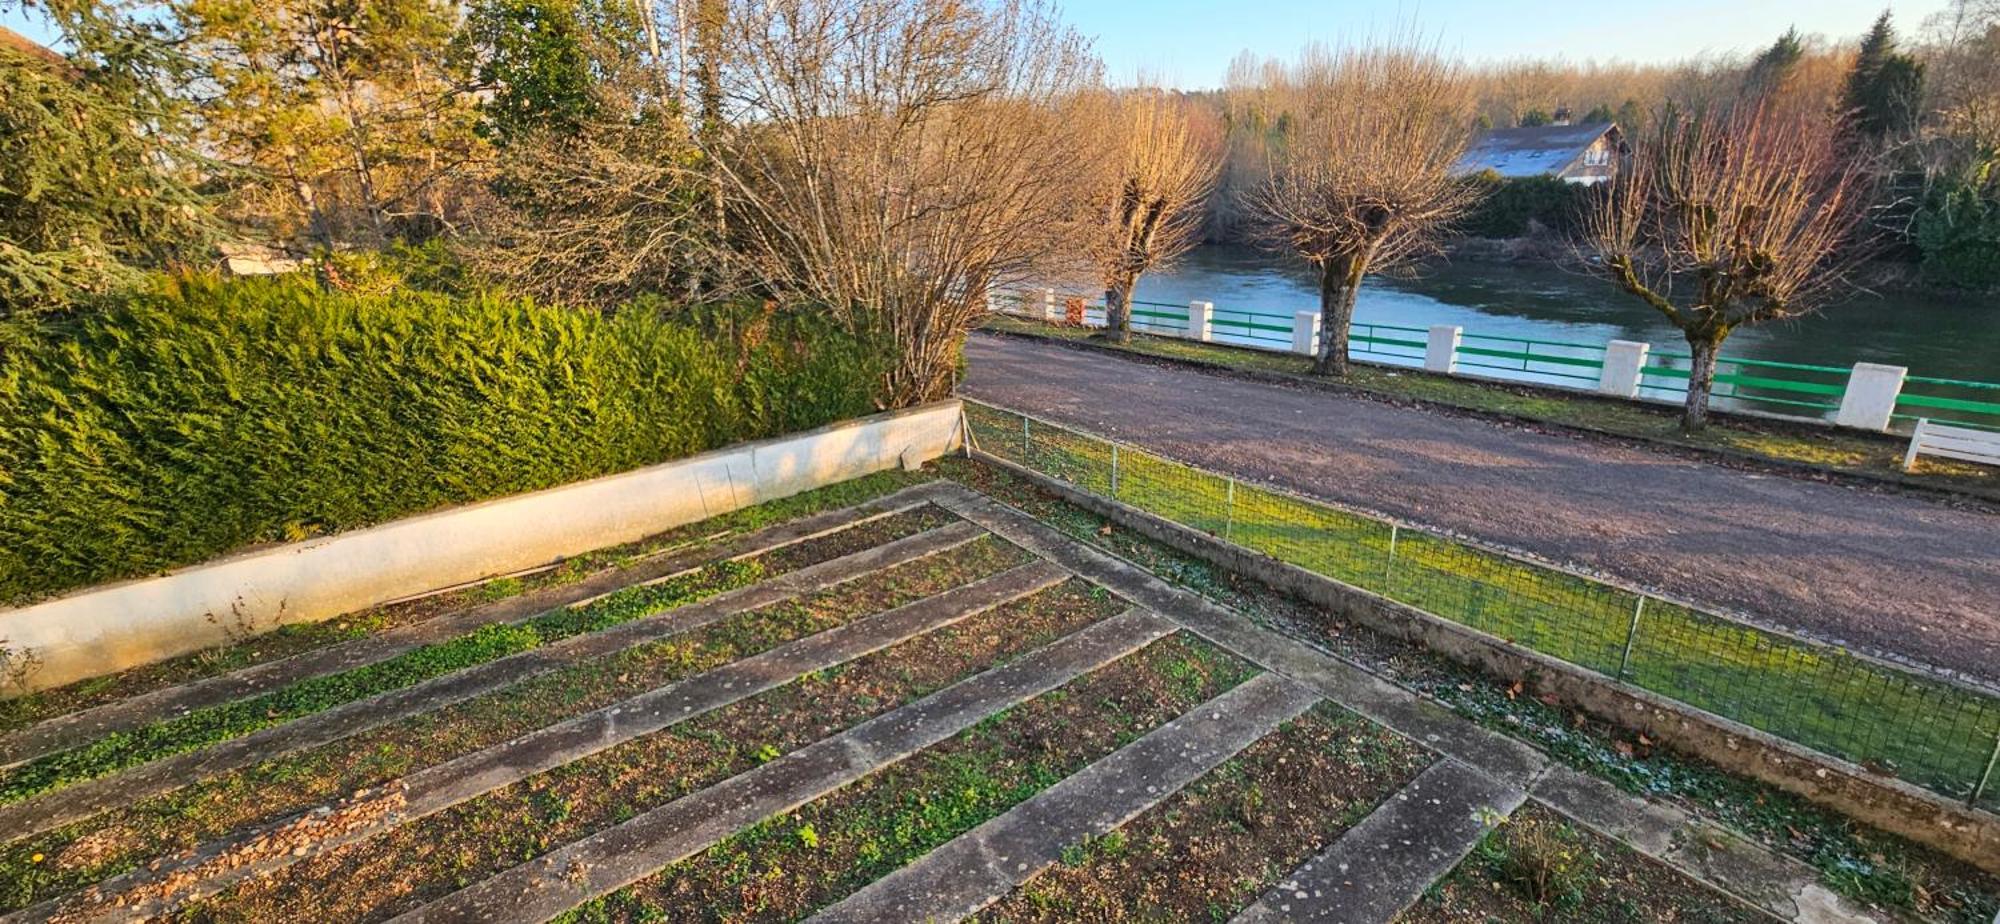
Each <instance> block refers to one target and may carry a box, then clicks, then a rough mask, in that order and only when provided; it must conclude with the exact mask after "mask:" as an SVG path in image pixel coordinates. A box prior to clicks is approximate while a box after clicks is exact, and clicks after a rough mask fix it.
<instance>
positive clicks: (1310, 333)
mask: <svg viewBox="0 0 2000 924" xmlns="http://www.w3.org/2000/svg"><path fill="white" fill-rule="evenodd" d="M1318 345H1319V312H1317V311H1301V312H1299V313H1297V314H1294V315H1292V352H1294V353H1304V354H1305V355H1307V356H1311V355H1313V349H1314V348H1315V347H1317V346H1318Z"/></svg>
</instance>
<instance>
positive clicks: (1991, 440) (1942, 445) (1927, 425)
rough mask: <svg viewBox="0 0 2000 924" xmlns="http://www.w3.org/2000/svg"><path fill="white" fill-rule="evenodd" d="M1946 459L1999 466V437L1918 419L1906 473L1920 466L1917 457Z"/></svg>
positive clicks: (1904, 463)
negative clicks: (1941, 457)
mask: <svg viewBox="0 0 2000 924" xmlns="http://www.w3.org/2000/svg"><path fill="white" fill-rule="evenodd" d="M1919 453H1922V454H1924V455H1929V456H1943V457H1945V458H1947V459H1961V460H1964V461H1966V462H1981V463H1984V464H1986V465H2000V433H1994V432H1992V431H1990V430H1974V429H1971V428H1970V427H1947V426H1945V425H1943V424H1934V423H1931V422H1930V421H1929V420H1926V419H1923V418H1918V420H1917V431H1916V432H1915V433H1912V434H1910V451H1909V452H1906V453H1904V454H1903V471H1906V472H1907V471H1909V470H1910V467H1911V466H1913V465H1916V464H1917V455H1918V454H1919Z"/></svg>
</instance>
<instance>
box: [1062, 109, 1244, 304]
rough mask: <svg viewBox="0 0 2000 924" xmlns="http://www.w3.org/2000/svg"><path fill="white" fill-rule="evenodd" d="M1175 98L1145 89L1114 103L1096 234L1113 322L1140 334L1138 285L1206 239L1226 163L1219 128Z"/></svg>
mask: <svg viewBox="0 0 2000 924" xmlns="http://www.w3.org/2000/svg"><path fill="white" fill-rule="evenodd" d="M1199 115H1200V114H1199V113H1196V112H1194V111H1193V110H1192V109H1191V108H1190V107H1189V105H1188V104H1187V103H1186V102H1184V101H1182V100H1180V99H1177V98H1175V97H1172V96H1169V95H1167V94H1166V93H1163V92H1160V91H1158V90H1150V89H1142V90H1138V91H1134V92H1132V93H1128V94H1124V95H1122V96H1120V97H1118V98H1116V99H1115V100H1113V101H1112V110H1111V112H1110V114H1109V118H1108V119H1107V120H1106V124H1107V127H1108V129H1109V131H1111V132H1112V133H1113V136H1112V137H1111V138H1109V139H1107V140H1108V142H1109V143H1108V145H1107V147H1108V148H1109V149H1111V150H1113V151H1116V152H1117V154H1118V156H1117V159H1116V160H1112V161H1109V162H1108V163H1107V166H1108V167H1109V168H1110V170H1109V171H1108V172H1107V173H1106V176H1105V184H1104V191H1103V198H1102V209H1103V215H1104V217H1103V221H1102V223H1101V225H1100V232H1101V233H1099V234H1096V235H1093V236H1092V238H1091V241H1092V244H1093V250H1094V254H1093V255H1094V256H1095V257H1096V258H1097V264H1098V271H1099V273H1100V275H1102V277H1103V281H1104V311H1105V322H1106V324H1105V326H1106V329H1107V331H1108V332H1109V333H1110V334H1111V336H1113V337H1115V338H1117V339H1118V340H1119V341H1120V342H1124V341H1129V340H1131V339H1132V291H1133V289H1135V288H1136V287H1137V286H1138V284H1139V277H1140V276H1142V275H1144V274H1145V273H1147V272H1148V271H1151V270H1153V269H1158V268H1163V267H1166V266H1170V265H1172V263H1173V261H1174V260H1175V259H1176V258H1178V257H1180V256H1181V255H1182V254H1185V253H1186V252H1187V251H1188V250H1189V249H1190V248H1192V247H1193V246H1194V245H1195V244H1196V243H1198V242H1199V241H1200V239H1201V226H1202V221H1203V217H1204V216H1203V211H1204V207H1205V206H1206V204H1207V200H1208V194H1209V191H1210V190H1211V189H1213V188H1214V187H1215V178H1216V175H1217V173H1218V171H1219V170H1220V168H1221V160H1222V158H1221V143H1220V138H1219V137H1218V135H1217V133H1216V132H1215V131H1213V130H1212V126H1210V125H1207V124H1203V123H1197V122H1196V119H1197V118H1198V116H1199Z"/></svg>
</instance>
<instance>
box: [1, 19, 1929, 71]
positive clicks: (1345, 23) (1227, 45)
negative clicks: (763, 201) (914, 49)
mask: <svg viewBox="0 0 2000 924" xmlns="http://www.w3.org/2000/svg"><path fill="white" fill-rule="evenodd" d="M1056 2H1057V4H1058V9H1059V10H1060V12H1061V15H1062V16H1063V18H1064V19H1065V20H1067V21H1068V22H1069V23H1070V24H1071V25H1072V26H1074V27H1075V28H1076V29H1077V31H1078V32H1080V33H1082V34H1083V35H1085V36H1088V37H1090V38H1092V39H1093V40H1094V41H1095V42H1096V47H1097V51H1098V53H1099V54H1101V55H1102V56H1103V57H1104V63H1105V68H1106V73H1107V74H1108V75H1109V76H1110V78H1111V79H1112V81H1113V82H1115V83H1131V82H1134V81H1135V80H1137V79H1138V78H1140V77H1142V76H1143V77H1145V78H1146V79H1148V80H1150V81H1152V82H1156V83H1162V84H1165V85H1168V86H1175V87H1180V88H1182V89H1189V90H1196V89H1205V88H1210V87H1216V86H1220V85H1221V83H1222V75H1223V72H1224V71H1225V70H1226V69H1227V68H1228V66H1229V59H1231V58H1233V57H1235V56H1236V54H1237V53H1238V52H1240V51H1243V50H1245V49H1248V50H1250V51H1252V52H1255V53H1256V54H1258V55H1260V56H1266V57H1269V56H1277V57H1282V58H1289V57H1292V56H1293V55H1295V54H1296V53H1297V52H1298V51H1299V49H1300V48H1302V47H1304V45H1305V44H1306V43H1307V42H1310V41H1322V42H1327V43H1329V44H1333V43H1339V42H1342V41H1353V40H1365V39H1366V38H1368V37H1369V36H1370V35H1375V36H1383V35H1400V34H1403V33H1406V32H1408V31H1409V30H1410V29H1412V28H1414V29H1416V30H1418V31H1420V32H1422V33H1423V34H1424V35H1426V36H1428V37H1431V38H1434V39H1436V40H1437V41H1438V42H1439V43H1440V45H1441V46H1442V47H1443V49H1444V50H1446V51H1447V52H1453V53H1457V54H1460V55H1463V56H1464V57H1466V58H1467V59H1469V60H1473V61H1495V60H1505V59H1509V58H1522V57H1529V58H1565V59H1568V60H1571V61H1578V62H1581V61H1587V60H1592V59H1595V60H1598V61H1612V60H1622V61H1635V62H1649V61H1671V60H1678V59H1682V58H1689V57H1693V56H1696V55H1700V54H1705V53H1706V54H1723V53H1728V52H1738V51H1749V50H1753V49H1756V48H1759V47H1762V46H1764V45H1766V44H1769V43H1770V41H1771V40H1772V39H1774V38H1776V37H1777V36H1778V34H1779V33H1782V32H1784V31H1785V30H1786V29H1787V28H1790V27H1793V26H1796V27H1797V28H1798V30H1799V31H1800V32H1802V33H1806V34H1808V35H1810V34H1820V35H1824V36H1827V37H1829V38H1835V39H1851V38H1853V37H1856V36H1859V35H1860V34H1861V32H1862V31H1863V30H1865V29H1867V28H1868V25H1869V23H1870V22H1872V21H1874V19H1875V17H1876V15H1877V14H1879V13H1881V11H1882V10H1883V9H1885V8H1887V9H1889V10H1890V11H1891V12H1892V13H1894V15H1895V19H1896V23H1897V28H1898V30H1899V31H1900V32H1901V33H1902V34H1903V35H1904V36H1906V37H1908V36H1911V35H1914V34H1915V33H1916V31H1917V30H1918V29H1919V28H1921V27H1922V25H1923V21H1924V18H1925V17H1927V16H1929V15H1930V14H1932V13H1935V12H1937V11H1938V10H1939V9H1942V8H1943V7H1944V5H1945V2H1946V0H1594V2H1587V0H1570V2H1565V3H1552V2H1539V3H1537V2H1506V0H1427V2H1423V3H1414V2H1379V3H1361V2H1354V0H1056ZM0 25H5V26H7V27H9V28H12V29H14V30H16V31H19V32H22V33H24V34H26V35H27V36H29V37H30V38H34V39H37V40H39V41H43V42H48V41H50V40H51V39H52V36H51V35H50V34H49V32H48V30H47V29H46V28H45V27H44V26H43V25H42V24H41V23H40V22H39V21H37V20H35V19H34V18H33V17H32V16H30V15H28V14H26V13H24V12H23V10H22V7H21V4H20V2H19V0H0Z"/></svg>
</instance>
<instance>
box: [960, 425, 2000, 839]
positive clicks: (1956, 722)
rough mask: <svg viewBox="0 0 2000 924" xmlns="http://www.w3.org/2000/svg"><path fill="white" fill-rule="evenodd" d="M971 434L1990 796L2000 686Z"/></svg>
mask: <svg viewBox="0 0 2000 924" xmlns="http://www.w3.org/2000/svg"><path fill="white" fill-rule="evenodd" d="M965 408H966V419H967V422H968V424H969V425H970V431H971V434H972V437H973V444H974V447H975V448H976V449H977V450H978V451H979V452H981V453H983V454H985V455H987V456H990V457H993V458H997V459H1001V460H1004V461H1007V462H1011V463H1014V464H1016V465H1020V466H1022V467H1024V468H1027V469H1030V470H1032V471H1036V472H1040V473H1041V474H1043V475H1047V476H1049V477H1051V478H1055V479H1058V480H1060V481H1062V482H1065V483H1067V484H1070V485H1073V486H1075V487H1077V488H1080V489H1082V490H1085V491H1089V492H1091V493H1093V494H1098V495H1101V496H1104V497H1110V498H1114V499H1116V500H1119V501H1122V502H1124V503H1126V504H1129V505H1132V506H1134V507H1137V508H1139V509H1141V510H1144V511H1146V512H1148V513H1151V514H1153V515H1155V516H1159V517H1163V518H1165V519H1168V520H1171V521H1173V522H1176V523H1179V524H1181V525H1183V526H1188V527H1192V528H1194V529H1198V530H1201V531H1203V532H1206V533H1209V534H1212V535H1215V536H1218V537H1220V538H1222V539H1224V540H1227V541H1229V542H1233V543H1235V544H1237V545H1240V546H1243V547H1244V548H1247V549H1250V550H1252V551H1255V552H1261V553H1263V554H1266V555H1270V556H1272V557H1273V558H1276V559H1278V560H1280V561H1283V562H1287V563H1289V564H1293V565H1297V566H1299V567H1302V568H1305V569H1308V570H1310V571H1314V572H1316V573H1319V574H1322V575H1325V576H1327V577H1331V578H1334V579H1336V580H1339V581H1342V582H1345V583H1347V584H1351V585H1353V586H1356V587H1359V588H1362V589H1364V590H1368V591H1372V592H1374V593H1377V594H1380V595H1382V596H1384V597H1387V598H1388V599H1391V600H1394V601H1396V602H1398V603H1403V604H1406V605H1409V606H1412V607H1415V608H1417V609H1420V610H1423V611H1425V612H1428V613H1431V614H1433V615H1435V616H1438V617H1440V618H1443V619H1446V620H1450V621H1451V622H1455V623H1458V624H1460V625H1463V626H1467V627H1469V628H1472V629H1477V630H1479V631H1481V632H1485V633H1487V634H1489V635H1492V636H1496V637H1498V638H1500V639H1503V640H1505V641H1507V642H1509V643H1511V644H1514V645H1518V646H1521V647H1523V648H1527V649H1530V650H1533V651H1536V652H1539V653H1541V654H1544V655H1548V656H1550V657H1555V658H1560V659H1562V660H1564V661H1567V662H1569V663H1570V664H1574V665H1576V666H1578V667H1580V668H1583V669H1584V670H1587V671H1591V672H1594V673H1596V674H1599V675H1602V676H1603V677H1605V678H1607V679H1608V680H1611V681H1613V682H1617V683H1624V684H1629V685H1631V686H1634V687H1637V688H1640V689H1643V690H1646V691H1649V692H1651V693H1654V694H1657V695H1660V696H1664V697H1667V698H1670V699H1674V700H1677V701H1679V702H1682V703H1685V704H1687V705H1689V706H1693V707H1695V708H1697V709H1701V710H1705V711H1707V712H1709V713H1712V714H1714V715H1718V716H1721V717H1723V718H1726V719H1731V720H1733V721H1736V722H1740V723H1742V724H1744V725H1748V726H1750V727H1752V728H1756V729H1759V730H1761V731H1764V732H1767V733H1769V734H1772V735H1775V736H1777V737H1779V738H1783V739H1786V740H1788V741H1792V742H1795V743H1797V744H1800V745H1803V746H1805V747H1807V748H1811V749H1813V750H1817V751H1820V752H1822V753H1825V754H1830V755H1833V756H1835V757H1839V758H1843V759H1845V760H1848V761H1851V762H1853V763H1857V764H1860V765H1862V766H1864V767H1867V768H1869V769H1870V770H1872V771H1875V772H1878V773H1883V774H1887V775H1893V776H1895V777H1898V778H1900V779H1903V780H1905V781H1908V782H1910V783H1914V784H1916V785H1919V786H1922V787H1925V788H1927V789H1930V790H1931V791H1933V792H1935V793H1938V794H1940V795H1942V796H1945V797H1948V798H1952V799H1958V800H1964V801H1965V802H1967V803H1968V804H1971V805H1975V806H1979V807H1982V808H1986V809H2000V779H1995V766H1994V765H1995V762H1996V758H2000V694H1996V693H1993V692H1990V691H1986V690H1982V689H1980V688H1978V687H1975V686H1974V685H1972V684H1968V683H1963V682H1959V681H1956V680H1954V679H1952V678H1948V677H1942V676H1933V675H1931V674H1929V673H1926V672H1923V671H1920V670H1916V669H1912V668H1906V667H1903V666H1899V665H1896V664H1893V663H1890V662H1887V661H1884V660H1881V659H1878V658H1874V657H1870V656H1867V655H1863V654H1859V653H1856V652H1851V651H1848V650H1846V649H1843V648H1840V647H1837V646H1833V645H1828V644H1824V643H1820V642H1815V641H1810V640H1806V639H1801V638H1796V637H1793V636H1790V635H1786V634H1783V633H1779V632H1773V631H1770V630H1767V629H1763V628H1760V627H1757V626H1753V625H1750V624H1749V623H1747V622H1744V621H1741V620H1738V619H1732V618H1730V617H1727V616H1723V615H1719V614H1716V613H1712V612H1707V611H1704V610H1701V609H1698V608H1696V607H1693V606H1690V605H1688V604H1685V603H1680V602H1675V601H1672V600H1669V599H1665V598H1662V597H1660V596H1658V595H1655V594H1652V593H1648V592H1645V591H1641V590H1638V589H1636V588H1632V587H1627V586H1622V585H1619V584H1616V583H1612V582H1608V581H1605V580H1603V579H1600V578H1595V577H1590V576H1586V575H1583V574H1579V573H1576V572H1573V571H1569V570H1565V569H1562V568H1558V567H1555V566H1552V565H1548V564H1544V563H1539V562H1536V561H1533V560H1531V559H1529V558H1526V557H1524V556H1521V555H1519V554H1517V553H1512V552H1508V551H1505V550H1500V549H1495V548H1491V547H1486V546H1481V545H1476V544H1473V543H1469V542H1466V541H1464V540H1462V539H1458V538H1454V537H1450V536H1446V535H1444V534H1441V533H1437V532H1433V531H1430V530H1426V529H1424V528H1421V527H1417V526H1413V525H1410V524H1406V523H1400V522H1395V521H1391V520H1388V519H1385V518H1381V517H1377V516H1375V515H1372V514H1368V513H1364V512H1361V511H1357V510H1352V509H1347V508H1343V507H1338V506H1335V505H1331V504H1327V503H1323V502H1320V501H1315V500H1308V499H1306V498H1303V497H1300V496H1298V495H1295V494H1291V493H1289V492H1286V491H1284V490H1281V489H1278V488H1274V487H1271V486H1268V485H1263V484H1257V483H1253V482H1249V481H1245V480H1242V479H1239V478H1235V477H1231V476H1228V475H1222V474H1218V473H1215V472H1211V471H1206V470H1204V469H1201V468H1198V467H1196V466H1193V465H1189V464H1187V463H1184V462H1179V461H1176V460H1173V459H1170V458H1167V457H1165V456H1162V455H1160V454H1157V453H1154V452H1150V451H1147V450H1143V449H1139V448H1137V447H1134V446H1131V445H1127V444H1121V443H1116V442H1113V441H1111V440H1107V439H1105V438H1103V437H1100V436H1096V435H1094V434H1090V433H1086V432H1083V431H1081V430H1077V429H1074V428H1070V427H1066V426H1063V425H1061V424H1056V423H1051V422H1049V421H1046V420H1042V419H1040V418H1036V417H1031V416H1029V415H1026V414H1023V413H1020V412H1018V411H1013V410H1008V409H1006V408H1001V407H996V406H993V405H988V404H983V403H981V402H977V401H971V400H967V401H966V402H965Z"/></svg>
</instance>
